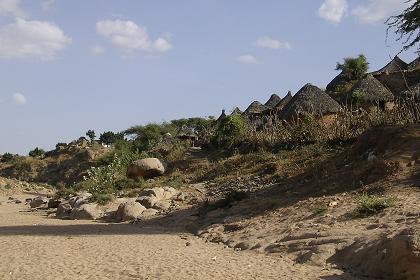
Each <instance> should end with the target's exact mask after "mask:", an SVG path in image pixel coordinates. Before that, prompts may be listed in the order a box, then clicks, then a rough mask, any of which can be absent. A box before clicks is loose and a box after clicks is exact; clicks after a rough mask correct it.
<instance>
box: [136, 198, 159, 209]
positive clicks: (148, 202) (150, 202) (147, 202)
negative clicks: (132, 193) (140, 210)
mask: <svg viewBox="0 0 420 280" xmlns="http://www.w3.org/2000/svg"><path fill="white" fill-rule="evenodd" d="M136 202H138V203H140V204H141V205H143V206H144V207H146V208H152V207H153V206H155V204H156V203H157V202H158V199H157V198H156V197H155V196H140V197H139V198H137V200H136Z"/></svg>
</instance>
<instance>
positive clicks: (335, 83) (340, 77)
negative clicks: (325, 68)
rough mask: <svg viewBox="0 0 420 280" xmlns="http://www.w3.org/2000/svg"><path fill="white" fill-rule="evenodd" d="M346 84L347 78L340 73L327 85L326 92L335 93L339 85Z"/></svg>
mask: <svg viewBox="0 0 420 280" xmlns="http://www.w3.org/2000/svg"><path fill="white" fill-rule="evenodd" d="M346 82H348V79H347V77H346V76H345V75H344V73H343V72H341V73H340V74H338V75H337V76H336V77H335V78H334V79H332V81H331V82H330V83H329V84H328V85H327V88H326V90H327V91H336V90H337V87H338V86H339V85H342V84H344V83H346Z"/></svg>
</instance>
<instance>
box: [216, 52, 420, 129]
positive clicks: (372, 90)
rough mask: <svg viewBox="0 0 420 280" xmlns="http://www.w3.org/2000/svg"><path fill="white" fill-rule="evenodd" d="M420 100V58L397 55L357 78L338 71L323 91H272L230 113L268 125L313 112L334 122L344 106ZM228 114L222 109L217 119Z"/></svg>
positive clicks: (311, 88) (352, 107) (312, 88)
mask: <svg viewBox="0 0 420 280" xmlns="http://www.w3.org/2000/svg"><path fill="white" fill-rule="evenodd" d="M403 100H412V101H414V102H420V58H419V57H418V58H416V59H415V60H413V61H412V62H410V63H406V62H404V61H403V60H401V59H400V58H399V57H398V56H395V57H394V59H393V60H392V61H390V62H389V63H388V64H386V65H385V66H384V67H383V68H381V69H380V70H377V71H374V72H371V73H367V74H364V75H363V76H362V77H360V78H359V79H357V80H352V79H350V78H348V76H346V75H345V74H344V73H343V72H341V73H340V74H338V75H337V76H336V77H335V78H334V79H333V80H332V81H331V82H330V83H329V84H328V85H327V87H326V90H322V89H321V88H318V87H317V86H315V85H311V84H306V85H305V86H303V87H302V88H301V89H300V90H299V91H298V92H297V93H296V94H295V95H292V93H291V92H290V91H289V92H288V93H287V94H286V95H285V96H284V97H283V98H280V97H279V96H278V95H277V94H272V95H271V96H270V98H269V99H268V100H267V101H266V102H265V103H264V104H263V103H261V102H259V101H253V102H252V103H251V104H250V105H249V107H248V108H246V109H245V110H244V111H243V112H242V111H241V109H240V108H238V107H236V108H235V109H234V110H233V111H232V112H231V115H243V116H245V117H246V118H248V119H250V120H253V121H256V120H259V122H262V123H265V124H267V122H268V120H269V119H272V118H273V117H274V118H276V119H279V120H285V121H293V120H298V119H299V118H302V117H303V116H305V115H312V116H315V117H316V118H318V119H320V121H322V122H326V123H328V122H331V121H333V120H334V117H335V116H336V115H337V113H338V112H339V111H340V110H342V109H343V108H347V109H350V110H352V111H360V110H361V109H362V110H364V111H365V112H371V111H374V110H378V109H379V110H392V109H393V108H394V106H395V104H396V103H397V102H398V101H403ZM224 117H226V113H225V111H224V110H223V112H222V114H221V115H220V116H219V118H218V120H219V121H220V120H222V119H223V118H224Z"/></svg>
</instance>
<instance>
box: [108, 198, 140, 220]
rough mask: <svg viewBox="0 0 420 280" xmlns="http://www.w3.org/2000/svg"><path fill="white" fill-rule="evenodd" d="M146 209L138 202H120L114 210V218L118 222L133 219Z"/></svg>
mask: <svg viewBox="0 0 420 280" xmlns="http://www.w3.org/2000/svg"><path fill="white" fill-rule="evenodd" d="M144 210H146V208H145V207H144V206H143V205H141V204H140V203H138V202H135V201H130V202H125V203H121V204H120V205H119V206H118V210H117V211H116V212H115V220H116V221H118V222H125V221H129V220H135V219H137V218H138V217H139V216H141V214H142V213H143V212H144Z"/></svg>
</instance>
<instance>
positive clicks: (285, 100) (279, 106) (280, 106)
mask: <svg viewBox="0 0 420 280" xmlns="http://www.w3.org/2000/svg"><path fill="white" fill-rule="evenodd" d="M292 98H293V96H292V93H291V92H290V91H289V92H288V93H287V95H286V96H285V97H283V98H282V99H281V100H280V102H279V103H277V105H276V106H274V108H273V110H275V111H276V112H280V111H281V110H283V108H284V107H286V105H287V104H288V103H289V102H290V100H292Z"/></svg>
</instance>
